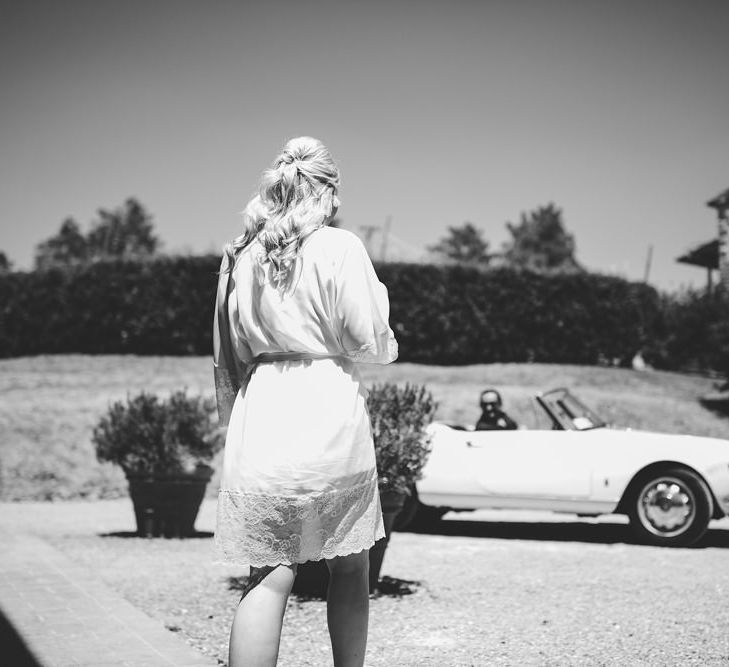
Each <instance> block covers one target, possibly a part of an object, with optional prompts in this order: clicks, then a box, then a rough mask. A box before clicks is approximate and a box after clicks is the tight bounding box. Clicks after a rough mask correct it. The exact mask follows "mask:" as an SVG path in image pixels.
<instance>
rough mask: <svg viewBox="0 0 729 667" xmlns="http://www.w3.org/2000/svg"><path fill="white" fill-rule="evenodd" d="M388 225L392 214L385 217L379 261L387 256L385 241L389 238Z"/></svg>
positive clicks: (390, 223)
mask: <svg viewBox="0 0 729 667" xmlns="http://www.w3.org/2000/svg"><path fill="white" fill-rule="evenodd" d="M390 225H392V216H391V215H388V216H387V218H385V225H384V226H383V228H382V246H381V247H380V261H381V262H384V261H385V258H386V257H387V243H388V241H389V240H390V239H389V236H390Z"/></svg>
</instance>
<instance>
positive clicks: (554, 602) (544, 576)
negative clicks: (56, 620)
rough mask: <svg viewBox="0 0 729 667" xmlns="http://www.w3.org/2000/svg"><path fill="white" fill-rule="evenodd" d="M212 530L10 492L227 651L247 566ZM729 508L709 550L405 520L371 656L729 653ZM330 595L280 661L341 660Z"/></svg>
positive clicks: (6, 507) (306, 618) (706, 660)
mask: <svg viewBox="0 0 729 667" xmlns="http://www.w3.org/2000/svg"><path fill="white" fill-rule="evenodd" d="M214 510H215V501H214V500H206V501H205V503H204V505H203V508H202V510H201V515H200V517H199V518H198V522H197V528H198V529H199V530H200V531H202V533H203V534H202V536H201V537H200V539H188V540H164V539H158V540H145V539H139V538H136V537H129V536H126V533H125V531H130V530H132V529H133V517H132V514H131V505H130V503H129V501H128V500H115V501H100V502H94V503H83V502H75V503H27V504H20V503H18V504H3V505H2V506H0V515H2V521H3V522H4V523H8V522H9V523H11V524H14V525H16V526H17V527H18V529H20V528H21V527H22V529H24V530H28V529H30V530H32V531H33V532H37V533H40V534H42V535H45V536H46V537H47V538H48V539H49V540H50V541H51V542H52V543H53V544H54V545H56V546H57V547H59V548H61V549H62V550H63V551H64V552H65V553H66V554H68V555H69V556H70V557H72V558H74V559H76V560H78V561H80V562H83V563H86V564H88V566H89V568H91V569H92V570H93V571H94V572H95V573H96V574H98V575H99V576H101V577H102V578H103V579H104V580H105V581H106V582H107V583H108V584H109V585H111V586H112V587H114V588H116V589H117V590H119V591H120V592H121V593H122V594H123V595H124V596H125V597H127V598H128V599H129V600H130V601H132V602H133V603H134V604H136V605H137V606H138V607H140V608H141V609H143V610H144V611H146V612H147V613H148V614H150V615H151V616H153V617H155V618H159V619H160V621H162V622H163V623H165V625H167V627H168V628H169V629H170V630H172V631H175V632H180V633H181V635H182V636H183V637H184V638H185V640H186V641H188V642H189V643H190V644H192V645H193V646H195V647H196V648H198V649H199V650H201V651H203V652H205V653H207V654H209V655H213V656H216V657H218V658H219V660H220V663H221V664H224V663H225V660H226V658H227V639H228V632H229V628H230V620H231V618H232V614H233V611H234V608H235V605H236V603H237V601H238V598H239V596H240V594H239V593H238V590H237V586H239V584H240V578H239V577H240V576H241V575H243V574H244V572H242V571H235V570H233V569H227V568H224V567H222V566H212V565H210V563H209V560H210V553H211V548H212V545H211V539H210V535H209V533H207V532H205V531H211V530H212V528H213V525H214ZM727 556H729V520H723V521H720V522H714V524H712V529H711V531H710V532H709V534H708V535H707V538H706V539H705V540H704V542H703V544H702V545H701V546H700V547H699V548H693V549H662V548H656V547H646V546H641V545H637V544H631V543H630V536H629V533H628V531H627V527H626V526H625V525H624V523H622V522H621V520H620V518H619V517H613V518H610V520H608V519H602V520H599V521H597V520H591V519H576V518H575V519H572V518H571V517H569V516H567V517H559V516H557V515H551V514H546V513H526V512H509V513H506V512H487V511H482V512H478V513H472V514H467V513H462V514H451V515H448V516H447V517H446V519H445V520H444V521H443V522H442V525H441V527H440V529H439V530H437V531H433V532H430V533H427V534H426V533H396V534H395V535H394V537H393V540H392V542H391V545H390V548H389V549H388V552H387V554H386V557H385V563H384V566H383V574H384V575H386V576H388V577H389V579H388V589H389V593H387V594H383V595H379V596H377V597H375V598H374V599H373V600H372V602H371V629H370V643H369V649H368V659H367V665H369V666H370V667H379V666H385V665H387V666H388V667H389V666H392V665H412V666H426V665H433V666H436V665H437V666H439V667H447V666H450V665H452V666H460V665H519V666H520V665H559V666H562V665H621V666H622V665H719V664H723V665H728V664H729V626H728V624H727V621H729V613H727V609H728V608H729V605H728V604H727V597H728V596H729V567H728V559H727ZM325 619H326V612H325V603H324V602H323V601H320V600H301V599H296V598H292V599H291V601H290V604H289V609H288V611H287V616H286V621H285V626H284V637H283V640H282V650H281V659H280V665H281V666H282V667H293V666H296V667H299V666H303V665H313V666H319V665H327V664H331V661H330V658H329V643H328V636H327V632H326V620H325Z"/></svg>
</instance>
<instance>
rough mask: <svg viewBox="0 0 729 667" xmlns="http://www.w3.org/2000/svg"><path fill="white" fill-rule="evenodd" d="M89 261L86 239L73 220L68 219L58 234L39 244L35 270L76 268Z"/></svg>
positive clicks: (62, 224)
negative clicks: (64, 267)
mask: <svg viewBox="0 0 729 667" xmlns="http://www.w3.org/2000/svg"><path fill="white" fill-rule="evenodd" d="M87 259H88V252H87V246H86V238H85V237H84V235H83V234H82V233H81V230H80V229H79V226H78V223H77V222H76V221H75V220H74V219H73V218H66V219H65V220H64V221H63V222H62V223H61V229H60V230H59V232H58V234H56V235H55V236H51V238H49V239H47V240H46V241H43V242H42V243H39V244H38V245H37V246H36V249H35V268H36V269H41V270H43V269H52V268H56V267H63V266H76V265H78V264H82V263H84V262H86V261H87Z"/></svg>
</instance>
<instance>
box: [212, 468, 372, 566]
mask: <svg viewBox="0 0 729 667" xmlns="http://www.w3.org/2000/svg"><path fill="white" fill-rule="evenodd" d="M384 536H385V528H384V524H383V522H382V511H381V509H380V502H379V494H378V489H377V472H376V471H373V472H372V474H371V476H370V479H368V480H367V481H365V482H363V483H361V484H357V485H355V486H352V487H349V488H347V489H341V490H336V491H328V492H323V493H310V494H305V495H294V496H281V495H269V494H262V493H244V492H241V491H235V490H232V489H221V490H220V492H219V494H218V507H217V523H216V529H215V536H214V540H213V542H214V559H213V564H225V565H247V566H252V567H263V566H265V565H278V564H284V565H291V564H293V563H304V562H306V561H310V560H321V559H323V558H334V557H335V556H346V555H348V554H351V553H358V552H360V551H362V550H363V549H369V548H370V547H371V546H372V545H373V544H374V543H375V542H376V541H377V540H378V539H380V538H382V537H384Z"/></svg>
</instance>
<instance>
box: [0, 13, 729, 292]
mask: <svg viewBox="0 0 729 667" xmlns="http://www.w3.org/2000/svg"><path fill="white" fill-rule="evenodd" d="M727 24H729V2H725V1H724V0H716V1H713V0H700V1H696V2H689V1H688V0H686V1H682V2H679V1H676V0H656V1H654V0H631V1H627V0H610V1H608V0H604V1H601V2H595V1H594V0H549V2H546V1H544V0H541V1H534V2H531V1H525V0H515V1H491V0H476V1H466V0H448V1H447V2H446V1H442V2H432V1H429V0H422V1H419V2H416V1H414V0H410V1H407V2H405V1H402V0H388V1H380V0H369V1H368V2H347V1H345V0H338V1H336V0H332V1H329V0H325V1H321V2H305V1H304V0H298V1H292V0H280V1H277V2H275V3H271V2H260V1H257V2H242V1H240V2H226V1H223V0H220V1H216V2H199V1H194V2H192V1H187V0H175V1H171V0H155V2H149V1H147V0H145V1H138V0H125V1H124V2H118V1H114V2H112V1H110V0H90V1H80V0H64V2H57V1H52V2H48V1H44V2H40V1H37V0H15V1H14V2H8V1H7V0H0V26H1V27H0V32H1V33H2V34H1V38H0V91H1V94H2V106H1V107H0V250H2V251H4V252H5V253H6V254H7V255H8V257H9V258H10V259H11V261H13V262H14V264H15V266H16V268H19V269H29V268H30V267H31V266H32V259H33V252H34V248H35V245H36V244H37V243H39V242H40V241H42V240H43V239H45V238H48V237H49V236H51V235H52V234H54V233H55V232H56V231H57V230H58V228H59V226H60V224H61V222H62V221H63V219H65V218H66V217H69V216H71V217H73V218H74V219H76V220H77V221H78V222H79V224H80V225H81V226H82V228H84V229H86V228H88V225H89V224H90V223H91V221H92V220H93V219H94V217H95V215H96V211H97V210H98V209H99V208H105V209H110V208H114V207H117V206H120V205H121V204H122V203H123V201H124V200H125V199H126V198H128V197H131V196H133V197H136V198H138V199H139V200H140V201H141V202H142V203H143V204H144V205H145V206H146V207H147V208H148V209H149V210H150V211H151V213H152V214H153V216H154V223H155V227H156V229H157V231H158V233H159V235H160V237H161V238H162V240H163V242H164V250H166V251H168V252H183V253H186V252H191V253H198V252H217V251H219V250H220V249H221V248H222V245H223V244H224V242H225V241H227V240H228V239H230V238H232V237H234V236H235V235H237V233H239V227H240V217H239V212H240V210H241V209H242V208H243V207H244V206H245V204H246V202H247V201H248V199H249V198H250V197H251V196H252V195H253V194H254V192H255V191H256V187H257V183H258V179H259V177H260V174H261V172H262V171H263V170H264V169H265V168H266V167H267V166H269V165H270V163H271V162H272V161H273V159H274V158H275V156H276V155H277V153H278V152H279V150H280V149H281V147H282V146H283V144H284V143H285V141H286V140H287V139H289V138H290V137H294V136H298V135H310V136H314V137H317V138H319V139H321V140H322V141H323V142H324V143H325V144H327V146H328V147H329V148H330V150H331V152H332V154H333V155H334V157H335V159H336V161H337V163H338V164H339V166H340V169H341V173H342V188H341V192H340V199H341V202H342V205H341V208H340V211H339V213H340V217H341V219H342V220H343V223H344V224H343V226H344V227H345V228H347V229H351V230H352V231H354V232H356V233H359V234H363V227H365V226H368V225H375V226H382V225H383V223H384V222H385V220H386V219H387V218H388V216H389V217H390V219H391V225H390V230H391V235H390V237H389V243H388V245H387V250H386V257H388V258H390V259H397V258H398V257H406V256H412V257H416V256H419V255H420V254H424V249H425V248H426V247H427V246H428V245H431V244H433V243H435V242H436V241H437V240H438V239H439V238H440V237H442V236H443V234H444V233H445V231H446V228H447V227H448V226H455V225H461V224H463V223H464V222H466V221H468V222H472V223H473V224H475V225H476V226H477V227H479V228H480V229H482V230H483V234H484V237H485V238H486V239H487V240H488V241H489V242H490V244H491V247H492V249H493V250H499V249H500V247H501V245H502V244H503V243H504V242H505V241H506V240H507V238H508V232H507V230H506V226H505V223H506V222H507V221H511V222H517V221H518V219H519V215H520V213H522V212H525V211H529V210H531V209H534V208H536V207H537V206H541V205H546V204H548V203H550V202H553V203H554V204H556V205H557V206H558V207H559V208H560V209H561V210H562V214H563V220H564V223H565V226H566V228H567V230H568V231H569V232H571V233H572V234H574V236H575V239H576V242H577V258H578V260H579V261H580V262H581V263H582V264H583V265H585V266H586V267H587V268H588V269H590V270H594V271H599V272H603V273H611V274H616V275H621V276H624V277H626V278H629V279H634V280H641V279H643V276H644V272H645V268H646V257H647V254H648V249H649V248H650V247H651V246H652V247H653V257H652V263H651V267H650V274H649V281H650V282H651V283H653V284H655V285H656V286H658V287H659V288H661V289H666V290H676V289H679V288H681V287H682V286H685V285H688V284H694V285H703V284H704V282H705V274H704V272H703V270H702V269H698V268H694V267H688V266H684V265H680V264H677V263H676V262H675V258H676V257H677V256H679V255H681V254H682V253H684V252H685V251H686V250H688V249H690V248H691V247H693V246H695V245H697V244H699V243H703V242H705V241H708V240H710V239H712V238H713V237H714V235H715V233H716V215H715V212H714V211H713V210H711V209H709V208H707V207H706V201H707V200H708V199H710V198H711V197H714V196H715V195H717V194H719V192H721V191H723V190H724V189H726V188H727V187H729V169H728V168H727V156H728V155H729V127H728V125H729V86H728V85H727V84H726V81H727V71H728V70H729V39H727V38H726V25H727ZM377 238H378V237H374V240H375V244H374V245H373V255H375V256H377V255H378V254H380V253H381V251H382V244H381V243H380V242H379V241H378V240H377Z"/></svg>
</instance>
